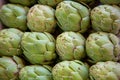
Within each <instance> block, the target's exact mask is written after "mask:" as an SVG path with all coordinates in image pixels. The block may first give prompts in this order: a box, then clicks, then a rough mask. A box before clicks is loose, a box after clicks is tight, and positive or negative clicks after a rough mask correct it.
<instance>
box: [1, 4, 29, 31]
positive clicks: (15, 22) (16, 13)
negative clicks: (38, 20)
mask: <svg viewBox="0 0 120 80" xmlns="http://www.w3.org/2000/svg"><path fill="white" fill-rule="evenodd" d="M27 12H28V8H27V7H23V6H21V5H18V4H6V5H4V6H2V8H1V10H0V19H1V21H2V23H3V24H4V25H6V26H7V27H10V28H17V29H20V30H23V31H25V30H26V29H27V18H26V16H27Z"/></svg>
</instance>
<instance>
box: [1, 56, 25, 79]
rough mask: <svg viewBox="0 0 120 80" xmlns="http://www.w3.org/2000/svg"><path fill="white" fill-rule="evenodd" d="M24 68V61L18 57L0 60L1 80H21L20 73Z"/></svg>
mask: <svg viewBox="0 0 120 80" xmlns="http://www.w3.org/2000/svg"><path fill="white" fill-rule="evenodd" d="M23 67H24V64H23V61H22V59H21V58H19V57H17V56H13V57H1V58H0V80H19V79H18V73H19V70H20V69H21V68H23Z"/></svg>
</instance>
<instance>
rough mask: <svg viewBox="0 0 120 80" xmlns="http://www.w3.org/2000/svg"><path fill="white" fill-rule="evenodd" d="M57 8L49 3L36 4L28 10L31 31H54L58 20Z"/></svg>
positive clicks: (28, 23)
mask: <svg viewBox="0 0 120 80" xmlns="http://www.w3.org/2000/svg"><path fill="white" fill-rule="evenodd" d="M54 12H55V10H54V9H53V8H52V7H50V6H47V5H40V4H36V5H34V6H33V7H32V8H31V9H30V10H29V12H28V15H27V21H28V22H27V25H28V28H29V29H30V30H31V31H36V32H49V33H52V32H54V29H55V27H56V20H55V15H54Z"/></svg>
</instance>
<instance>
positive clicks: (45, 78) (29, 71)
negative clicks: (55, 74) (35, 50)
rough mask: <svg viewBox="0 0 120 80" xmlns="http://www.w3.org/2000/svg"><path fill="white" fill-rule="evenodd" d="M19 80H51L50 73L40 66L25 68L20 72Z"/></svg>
mask: <svg viewBox="0 0 120 80" xmlns="http://www.w3.org/2000/svg"><path fill="white" fill-rule="evenodd" d="M19 78H20V80H53V78H52V73H51V71H50V70H49V69H47V68H46V67H43V66H40V65H31V66H25V67H24V68H22V69H21V70H20V73H19Z"/></svg>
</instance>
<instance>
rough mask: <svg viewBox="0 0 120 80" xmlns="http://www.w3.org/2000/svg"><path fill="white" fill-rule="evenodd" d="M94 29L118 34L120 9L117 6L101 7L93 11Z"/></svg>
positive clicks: (119, 29)
mask: <svg viewBox="0 0 120 80" xmlns="http://www.w3.org/2000/svg"><path fill="white" fill-rule="evenodd" d="M91 21H92V28H93V29H94V30H96V31H104V32H110V33H114V34H117V33H118V32H119V31H120V8H119V7H118V6H115V5H113V6H112V5H100V6H97V7H95V8H94V9H93V10H92V11H91Z"/></svg>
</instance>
